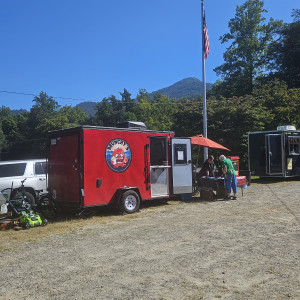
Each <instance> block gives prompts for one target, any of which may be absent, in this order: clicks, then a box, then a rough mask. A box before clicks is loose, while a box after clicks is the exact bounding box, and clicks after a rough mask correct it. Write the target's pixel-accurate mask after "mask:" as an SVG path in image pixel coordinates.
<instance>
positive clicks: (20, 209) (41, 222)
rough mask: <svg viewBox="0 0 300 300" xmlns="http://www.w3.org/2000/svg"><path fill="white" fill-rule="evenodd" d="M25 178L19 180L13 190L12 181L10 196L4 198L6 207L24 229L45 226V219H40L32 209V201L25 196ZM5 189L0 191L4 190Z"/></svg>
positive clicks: (46, 222)
mask: <svg viewBox="0 0 300 300" xmlns="http://www.w3.org/2000/svg"><path fill="white" fill-rule="evenodd" d="M25 180H26V178H25V179H24V180H22V181H21V183H22V184H21V187H20V188H19V189H15V190H14V188H13V183H12V186H11V188H9V189H10V196H9V197H8V198H7V199H6V200H7V203H8V209H9V210H10V211H12V213H13V217H17V218H18V219H19V224H20V225H21V226H22V227H23V228H24V229H29V228H31V227H37V226H45V225H47V224H48V221H47V219H42V218H41V216H40V215H39V214H38V213H37V212H35V211H34V210H33V209H32V207H31V205H32V203H30V200H29V199H28V198H27V196H26V190H25V188H24V182H25ZM5 190H8V189H5ZM5 190H3V191H2V192H5ZM12 195H13V196H12Z"/></svg>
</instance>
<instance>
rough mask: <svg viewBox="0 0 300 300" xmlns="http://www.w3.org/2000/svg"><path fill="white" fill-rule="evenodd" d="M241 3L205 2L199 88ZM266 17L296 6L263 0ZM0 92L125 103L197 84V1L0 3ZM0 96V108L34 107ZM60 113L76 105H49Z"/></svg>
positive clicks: (212, 77)
mask: <svg viewBox="0 0 300 300" xmlns="http://www.w3.org/2000/svg"><path fill="white" fill-rule="evenodd" d="M244 2H245V0H226V1H225V0H206V1H205V2H204V3H205V12H206V21H207V28H208V34H209V40H210V54H209V56H208V58H207V60H206V80H207V82H210V83H214V82H215V81H216V80H217V79H218V78H217V77H216V74H215V72H214V71H213V69H214V68H215V67H216V66H219V65H220V64H222V63H223V52H224V51H225V49H226V45H222V44H221V43H220V41H219V37H220V36H221V35H223V34H224V33H226V32H228V21H229V19H230V18H233V17H234V15H235V10H236V6H237V5H241V4H243V3H244ZM264 2H265V8H266V9H267V10H268V13H267V14H265V16H266V18H267V20H269V18H270V17H273V18H274V19H281V20H283V21H284V22H291V21H292V18H291V12H292V9H293V8H299V6H300V5H299V1H298V0H285V1H279V0H265V1H264ZM0 37H1V47H0V91H10V92H18V93H25V94H34V95H37V94H39V93H40V91H44V92H46V93H47V94H48V95H49V96H53V97H65V98H76V99H78V98H80V99H85V100H87V101H89V100H99V101H100V100H102V99H103V98H104V97H108V96H110V95H115V96H117V98H120V97H119V92H122V91H123V90H124V88H126V89H127V90H128V91H129V92H130V93H131V94H132V97H135V96H136V95H137V94H138V92H139V89H142V88H143V89H146V90H147V91H148V92H152V91H155V90H158V89H160V88H164V87H167V86H170V85H172V84H174V83H175V82H177V81H179V80H182V79H184V78H186V77H197V78H199V79H200V80H202V66H201V1H200V0H151V1H145V0H127V1H124V0H114V1H108V0H26V1H24V0H0ZM32 100H33V96H30V95H29V96H24V95H17V94H8V93H3V92H0V106H2V105H4V106H7V107H10V108H11V109H20V108H25V109H27V110H29V109H30V108H31V107H32V105H33V102H32ZM56 100H57V101H58V102H59V104H60V105H62V106H63V105H72V106H74V105H76V104H78V103H79V102H82V100H81V101H76V100H71V99H70V100H67V99H60V98H56Z"/></svg>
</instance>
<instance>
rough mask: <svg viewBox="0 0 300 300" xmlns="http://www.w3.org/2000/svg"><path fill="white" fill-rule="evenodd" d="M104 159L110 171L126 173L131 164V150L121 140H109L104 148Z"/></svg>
mask: <svg viewBox="0 0 300 300" xmlns="http://www.w3.org/2000/svg"><path fill="white" fill-rule="evenodd" d="M105 159H106V163H107V165H108V167H109V168H110V169H111V170H112V171H114V172H118V173H121V172H124V171H126V170H127V169H128V167H129V165H130V162H131V150H130V147H129V145H128V144H127V142H125V141H124V140H122V139H113V140H111V141H110V142H109V143H108V145H107V146H106V150H105Z"/></svg>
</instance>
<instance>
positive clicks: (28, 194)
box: [26, 191, 35, 205]
mask: <svg viewBox="0 0 300 300" xmlns="http://www.w3.org/2000/svg"><path fill="white" fill-rule="evenodd" d="M26 198H27V199H28V202H29V204H33V205H34V204H35V197H34V196H33V195H32V194H31V193H30V192H28V191H26Z"/></svg>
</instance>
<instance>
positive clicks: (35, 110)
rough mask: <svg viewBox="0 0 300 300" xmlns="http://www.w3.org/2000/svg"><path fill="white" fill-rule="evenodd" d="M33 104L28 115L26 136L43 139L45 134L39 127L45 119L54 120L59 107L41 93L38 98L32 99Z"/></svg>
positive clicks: (55, 102)
mask: <svg viewBox="0 0 300 300" xmlns="http://www.w3.org/2000/svg"><path fill="white" fill-rule="evenodd" d="M33 102H35V104H34V105H33V106H32V108H31V109H30V113H29V115H28V135H29V137H30V138H45V135H46V132H44V131H41V130H40V129H39V128H40V127H39V125H40V124H41V123H42V122H44V120H45V119H48V120H49V119H51V118H54V117H55V116H56V115H57V111H58V109H59V107H60V106H59V105H58V102H57V101H55V100H54V99H53V98H52V97H50V96H48V95H47V94H46V93H44V92H41V93H40V95H39V97H37V96H36V97H34V99H33Z"/></svg>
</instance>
